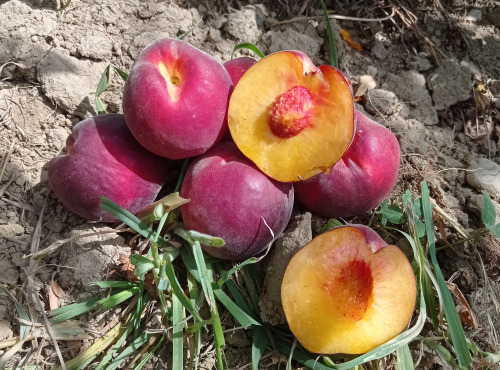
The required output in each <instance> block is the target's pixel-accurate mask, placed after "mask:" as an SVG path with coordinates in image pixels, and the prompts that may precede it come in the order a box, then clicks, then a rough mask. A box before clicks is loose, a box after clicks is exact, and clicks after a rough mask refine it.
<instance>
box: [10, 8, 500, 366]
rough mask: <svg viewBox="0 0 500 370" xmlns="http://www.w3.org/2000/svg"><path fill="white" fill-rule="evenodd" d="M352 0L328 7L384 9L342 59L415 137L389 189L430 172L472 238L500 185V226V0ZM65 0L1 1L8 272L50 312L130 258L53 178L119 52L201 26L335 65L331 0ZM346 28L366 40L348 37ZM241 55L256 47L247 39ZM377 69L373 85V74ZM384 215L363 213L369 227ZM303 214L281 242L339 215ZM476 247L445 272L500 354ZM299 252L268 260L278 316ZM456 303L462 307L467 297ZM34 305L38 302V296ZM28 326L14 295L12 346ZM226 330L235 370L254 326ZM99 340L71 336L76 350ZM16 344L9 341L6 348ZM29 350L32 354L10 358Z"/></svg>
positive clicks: (453, 220) (489, 253)
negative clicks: (280, 294)
mask: <svg viewBox="0 0 500 370" xmlns="http://www.w3.org/2000/svg"><path fill="white" fill-rule="evenodd" d="M353 3H354V2H348V1H337V2H333V1H331V2H326V5H327V7H328V9H330V10H333V11H334V14H339V15H349V16H350V17H356V18H370V19H372V21H366V19H364V20H362V19H355V20H345V19H337V20H336V21H333V22H334V27H335V30H336V32H335V33H336V35H337V47H338V54H339V67H340V69H341V70H342V71H344V73H345V74H346V75H347V76H349V78H350V79H351V81H352V83H353V86H354V92H355V93H356V92H357V91H358V89H360V90H359V93H358V95H360V96H359V98H358V109H360V110H363V111H366V112H367V113H368V114H370V115H371V116H372V117H373V118H374V119H375V120H376V121H378V122H379V123H381V124H383V125H385V126H386V127H388V128H390V129H391V130H392V131H393V132H394V134H395V135H396V136H397V137H398V140H399V142H400V145H401V154H402V159H401V169H400V174H399V180H398V184H397V185H396V188H395V189H394V191H393V192H392V194H391V196H390V200H391V201H400V200H401V196H402V194H403V193H404V192H405V191H406V190H410V191H411V192H412V194H413V195H414V197H416V196H418V194H419V184H420V182H421V181H422V180H424V179H425V180H427V181H428V183H429V187H430V190H431V197H432V198H433V199H434V200H435V202H436V204H437V205H438V206H439V207H440V208H441V210H442V216H441V217H439V216H436V224H437V225H438V226H439V227H438V231H439V233H438V236H439V238H440V240H439V242H440V245H447V243H449V242H453V241H456V240H459V239H460V238H463V236H461V235H460V234H459V231H460V230H463V231H465V232H471V231H472V230H475V229H478V228H480V227H482V225H481V209H482V202H483V196H482V191H483V190H487V191H488V192H489V194H490V195H491V197H492V199H493V203H494V205H495V207H496V209H497V222H500V137H499V136H500V121H499V107H500V8H499V5H500V4H499V3H498V2H496V1H490V0H480V1H476V2H475V3H474V6H471V5H470V4H469V3H468V2H465V1H461V0H450V1H446V2H440V1H430V0H429V1H427V0H419V1H416V0H408V1H400V2H399V1H373V2H363V3H361V2H357V3H354V4H353ZM64 6H65V4H64V3H61V2H60V0H23V1H21V0H8V1H5V0H0V14H1V15H2V16H1V17H0V18H1V20H0V138H1V139H0V161H1V162H0V163H1V166H2V167H0V283H1V284H3V285H4V286H6V287H7V288H8V289H9V290H10V291H11V292H12V293H13V294H14V295H15V296H16V297H17V298H18V300H19V301H21V302H22V303H25V304H26V305H28V304H31V302H33V299H32V298H33V297H32V296H31V297H30V295H28V294H27V293H26V292H27V285H29V284H28V283H27V282H28V281H32V282H33V285H34V287H35V288H36V290H37V291H38V293H39V297H40V299H41V301H42V303H43V304H44V305H45V307H44V308H45V309H46V310H49V309H50V307H49V296H51V294H50V292H51V291H52V292H54V289H55V288H54V287H55V286H57V287H58V289H56V290H57V291H58V292H59V294H58V299H56V300H55V303H54V304H55V305H63V304H66V303H68V302H74V301H77V300H79V299H82V298H85V297H88V296H90V295H91V294H93V293H95V291H96V290H97V288H96V287H95V286H92V285H90V283H91V282H93V281H96V280H105V279H106V278H107V276H108V273H109V271H111V270H112V269H113V268H114V267H115V266H116V265H117V263H118V260H117V258H118V255H119V253H125V254H130V246H129V245H128V244H127V240H126V239H125V238H124V237H122V236H120V235H117V234H115V233H113V232H112V230H111V229H109V227H108V226H105V225H102V224H98V223H89V222H86V221H85V220H83V219H81V218H80V217H78V216H76V215H74V214H72V213H70V212H69V211H67V210H66V209H65V208H64V206H63V205H62V204H61V203H59V201H58V200H57V198H56V197H55V196H54V194H53V193H51V190H50V187H49V185H48V182H47V171H46V168H47V163H48V161H49V160H50V159H51V158H52V157H54V156H57V155H59V154H61V153H63V152H64V149H65V141H66V137H67V136H68V134H69V133H70V132H71V129H72V127H73V126H74V125H75V124H76V123H77V122H79V121H80V120H82V119H83V118H85V117H89V116H92V115H95V114H96V110H95V106H94V96H95V91H96V87H97V84H98V82H99V79H100V77H101V74H102V73H103V71H104V69H105V68H106V66H107V65H109V63H113V64H114V65H116V66H118V67H119V68H120V69H122V70H123V71H126V72H127V71H129V70H130V69H131V67H132V65H133V62H134V59H135V58H136V57H137V55H138V53H139V52H140V51H141V50H142V48H144V47H145V46H146V45H148V44H149V43H150V42H151V41H153V40H155V39H157V38H160V37H178V36H180V35H183V34H186V35H185V37H184V40H185V41H188V42H189V43H191V44H193V45H194V46H196V47H198V48H200V49H202V50H204V51H205V52H207V53H209V54H210V55H212V56H213V57H215V58H216V59H217V60H218V61H220V62H225V61H227V60H229V59H230V58H231V53H232V50H233V47H234V46H235V45H236V44H238V43H242V42H252V43H254V44H256V45H257V46H258V47H259V48H260V50H262V51H263V52H264V54H268V53H272V52H275V51H279V50H286V49H296V50H301V51H303V52H305V53H306V54H308V55H309V56H310V57H311V59H312V60H313V62H315V63H316V64H317V65H319V64H328V41H327V35H326V23H325V21H324V20H323V18H322V12H321V10H320V9H321V7H320V4H319V3H318V2H316V1H303V2H299V1H297V2H289V1H263V2H256V1H247V2H245V1H241V2H240V1H238V2H233V1H229V2H224V1H220V0H213V1H201V0H192V1H187V0H178V1H139V0H115V1H113V2H109V1H106V0H97V1H96V0H73V1H72V2H71V3H70V4H69V5H68V6H67V7H66V8H64ZM63 8H64V9H63ZM391 14H392V16H391ZM304 18H306V19H305V20H304ZM373 18H379V19H381V18H384V19H383V20H375V21H374V20H373ZM340 28H342V29H344V30H347V31H348V32H349V33H350V36H351V38H352V40H354V41H355V42H357V43H359V45H360V47H361V48H360V49H361V50H356V49H354V48H352V47H350V46H349V45H348V44H347V43H346V42H345V41H344V40H342V39H341V38H340V36H339V30H340ZM236 54H237V55H252V54H251V53H250V52H247V51H241V50H240V51H238V52H237V53H236ZM111 75H112V78H111V83H110V86H109V88H108V90H107V91H106V92H105V93H104V94H103V95H102V100H103V102H104V104H105V105H106V107H107V110H108V112H117V113H120V112H121V111H122V107H121V94H122V88H123V81H122V80H121V79H120V78H119V77H118V75H116V74H113V73H112V74H111ZM363 76H365V77H363ZM366 76H368V77H371V79H370V78H367V77H366ZM367 79H368V80H371V81H372V83H371V84H368V85H365V84H366V82H363V81H367ZM373 82H374V83H373ZM363 90H364V91H363ZM371 216H372V215H371V214H368V215H365V216H363V217H359V218H356V219H354V220H349V221H351V222H358V221H359V222H363V223H367V222H369V221H370V219H371ZM294 217H295V219H294V221H293V222H292V223H291V225H290V228H289V229H288V230H287V231H286V232H285V234H284V235H282V236H281V237H280V239H279V240H278V242H277V244H278V245H280V246H282V247H283V248H285V249H287V250H293V249H294V248H296V245H298V246H301V245H303V244H304V243H306V242H307V241H308V239H310V238H311V237H312V236H313V235H315V234H317V233H318V231H319V227H320V226H321V225H322V224H323V223H324V222H325V220H323V219H321V218H319V217H318V216H315V215H312V216H311V215H310V214H308V213H306V212H305V210H303V209H301V208H300V207H297V209H296V210H295V216H294ZM96 231H110V232H109V233H103V234H101V235H98V236H93V237H87V238H79V239H73V240H72V241H71V242H68V243H59V244H58V247H57V248H54V251H53V252H52V253H48V254H47V255H45V256H44V257H43V258H41V259H40V260H38V261H37V262H36V263H35V262H34V261H32V260H30V258H26V255H28V254H30V253H32V252H36V251H37V250H42V249H45V248H47V247H48V246H53V245H54V243H56V242H59V241H61V240H65V239H67V238H72V237H75V236H77V235H82V234H87V233H93V232H96ZM393 242H396V240H394V241H393ZM398 243H399V244H400V245H401V247H404V245H403V244H404V243H402V242H398ZM476 247H477V250H478V251H479V255H480V256H481V258H482V261H483V262H484V268H485V271H486V273H487V274H488V276H489V278H490V282H491V284H492V285H491V287H492V289H493V290H494V291H495V292H496V294H497V295H500V274H499V269H498V266H499V262H500V240H499V239H498V238H495V237H492V236H487V237H485V238H482V239H481V240H480V241H479V243H477V245H476ZM473 250H474V248H473V245H472V244H471V243H469V244H467V243H465V244H462V245H461V246H460V247H459V248H444V251H443V252H441V253H440V254H439V260H440V263H441V265H442V268H443V270H444V274H445V278H446V279H452V280H453V283H455V284H456V287H457V288H458V289H459V291H460V292H461V293H462V294H463V296H464V298H465V301H466V302H467V303H468V304H469V305H470V307H471V309H472V312H473V313H474V314H475V316H476V318H477V321H476V322H475V323H474V324H470V323H469V324H470V325H466V326H465V327H466V333H467V336H468V338H469V339H470V340H472V341H473V342H474V343H476V344H478V345H479V347H480V348H481V349H483V350H485V351H489V352H498V351H499V350H500V342H499V341H498V337H497V336H496V333H494V331H493V330H492V327H491V325H493V326H496V330H497V331H498V329H499V328H500V321H499V312H498V311H495V307H494V306H493V304H492V303H491V302H490V301H488V300H485V299H484V297H485V296H484V294H483V293H484V289H485V284H484V276H483V274H482V267H481V264H480V262H479V258H478V257H477V255H475V254H474V253H473ZM286 258H287V257H286V256H285V257H281V256H278V257H276V256H273V255H271V256H269V261H270V262H268V263H267V264H266V267H265V268H262V271H264V272H265V271H268V272H269V277H267V278H266V281H268V282H269V283H266V284H267V285H266V287H267V288H268V289H269V290H270V291H269V292H264V296H266V295H267V296H268V297H271V300H268V301H266V298H264V301H262V302H261V303H262V304H261V309H262V310H263V316H267V317H268V318H269V322H271V323H280V322H282V319H283V318H282V317H281V316H280V315H281V313H280V307H279V302H276V301H272V298H273V297H274V298H275V297H276V289H277V288H276V287H278V289H279V284H278V285H277V283H276V279H278V281H279V276H276V274H278V275H279V273H280V271H283V269H284V264H285V263H286V260H287V259H286ZM28 278H29V279H28ZM54 282H55V283H57V285H55V283H54ZM267 288H266V289H267ZM456 303H457V308H459V309H463V302H460V300H458V299H457V301H456ZM460 307H461V308H460ZM31 309H32V312H33V314H36V309H35V307H31ZM487 312H488V313H489V315H490V317H491V318H492V324H490V323H489V322H488V319H487V315H486V313H487ZM115 314H116V312H115ZM94 319H95V320H93V321H92V322H90V318H89V320H88V321H89V322H88V324H89V325H90V324H91V323H93V325H96V326H97V327H102V326H103V325H105V324H106V323H105V322H106V317H100V318H99V317H94ZM103 322H104V324H103ZM99 325H101V326H99ZM227 328H229V329H230V328H231V327H230V325H229V326H228V327H227ZM18 334H19V324H18V321H17V316H16V313H15V309H14V306H13V303H12V302H11V301H10V300H9V299H2V300H0V342H1V341H3V340H6V339H9V338H12V337H14V336H16V335H18ZM227 342H228V346H227V350H226V355H227V360H228V366H229V367H230V368H240V367H242V366H245V365H248V364H249V363H250V361H251V356H250V353H251V334H249V333H246V332H244V331H241V330H240V331H235V332H234V333H233V334H231V335H230V336H229V338H228V340H227ZM89 343H90V342H89ZM89 343H87V342H85V341H84V342H76V343H75V342H71V343H70V344H68V343H62V344H61V346H63V347H64V349H65V352H64V355H65V358H67V359H70V358H72V357H73V356H74V355H75V354H76V353H78V351H79V350H81V349H82V348H85V347H86V346H88V345H89ZM42 347H43V350H41V348H40V352H39V353H38V359H36V358H34V357H32V361H33V362H34V361H38V364H39V366H40V368H52V367H54V366H56V365H57V364H58V360H57V357H56V356H55V355H54V350H53V346H52V345H51V344H50V343H47V344H45V345H44V346H42ZM26 348H28V347H26ZM6 350H7V349H3V350H0V356H1V355H2V353H4V352H5V351H6ZM25 351H28V349H26V350H25ZM206 353H208V354H209V355H207V356H205V357H204V358H202V359H201V361H202V364H203V366H204V368H212V366H213V363H214V362H213V361H214V358H213V356H212V355H210V353H211V352H210V351H206ZM162 354H163V355H165V352H163V351H160V352H159V354H158V356H157V357H155V358H153V360H152V362H151V365H150V366H152V368H160V367H161V366H162V363H163V362H162V361H163V360H162ZM22 356H24V353H23V352H19V353H18V354H17V355H16V356H14V357H13V359H12V360H11V362H10V363H11V364H16V363H18V361H19V360H20V358H21V357H22ZM417 359H419V362H418V365H417V367H419V368H431V367H432V368H440V367H446V365H445V364H443V363H442V362H441V360H440V359H439V357H437V356H436V355H435V354H433V353H432V352H431V351H430V350H428V349H427V348H426V347H424V349H423V352H422V353H420V355H419V354H418V353H417V352H415V356H414V360H415V361H416V362H417ZM282 361H283V357H282V356H280V355H279V354H277V353H276V354H272V355H269V356H268V357H266V359H265V360H263V361H262V368H278V367H279V365H280V364H281V366H282V367H283V366H284V364H283V363H282ZM285 361H286V360H285Z"/></svg>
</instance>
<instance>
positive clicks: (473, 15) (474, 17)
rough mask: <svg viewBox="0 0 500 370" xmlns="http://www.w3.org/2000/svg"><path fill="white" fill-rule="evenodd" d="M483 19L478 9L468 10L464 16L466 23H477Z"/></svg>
mask: <svg viewBox="0 0 500 370" xmlns="http://www.w3.org/2000/svg"><path fill="white" fill-rule="evenodd" d="M481 18H483V13H482V12H481V10H479V9H470V10H469V11H468V12H467V15H466V16H465V20H466V21H470V22H477V21H480V20H481Z"/></svg>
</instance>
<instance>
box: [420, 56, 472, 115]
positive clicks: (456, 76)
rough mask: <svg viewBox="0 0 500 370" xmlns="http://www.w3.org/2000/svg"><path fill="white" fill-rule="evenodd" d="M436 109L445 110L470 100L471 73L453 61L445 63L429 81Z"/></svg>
mask: <svg viewBox="0 0 500 370" xmlns="http://www.w3.org/2000/svg"><path fill="white" fill-rule="evenodd" d="M428 85H429V88H430V89H431V90H432V99H433V101H434V108H436V109H437V110H444V109H447V108H449V107H451V106H452V105H454V104H457V103H459V102H462V101H465V100H467V99H469V97H470V92H471V72H470V70H469V69H468V68H467V67H464V66H461V65H460V64H458V63H455V62H453V61H446V62H444V63H443V64H442V65H441V66H440V67H439V68H438V69H436V71H435V72H434V73H433V74H432V76H431V77H430V78H429V80H428Z"/></svg>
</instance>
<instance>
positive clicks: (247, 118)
mask: <svg viewBox="0 0 500 370" xmlns="http://www.w3.org/2000/svg"><path fill="white" fill-rule="evenodd" d="M349 86H350V85H349V82H348V81H347V79H346V78H345V76H344V75H343V74H342V73H341V72H340V71H338V70H337V69H335V68H333V67H330V66H320V67H315V66H314V65H313V63H312V62H311V60H310V59H309V58H308V57H307V56H306V55H305V54H304V53H301V52H298V51H282V52H278V53H275V54H271V55H269V56H267V57H265V58H263V59H261V60H260V61H258V62H257V63H256V64H254V65H253V66H252V67H250V68H249V69H248V71H247V72H246V73H245V74H244V75H243V77H242V78H241V79H240V81H239V82H238V84H237V85H236V87H235V89H234V91H233V94H232V96H231V99H230V102H229V110H228V123H229V129H230V131H231V135H232V137H233V139H234V142H235V143H236V145H237V146H238V148H239V149H240V150H241V151H242V152H243V154H245V155H246V156H247V157H248V158H250V159H251V160H252V161H253V162H254V163H255V164H256V165H257V166H258V167H259V168H260V169H261V170H262V171H263V172H264V173H266V174H267V175H268V176H270V177H272V178H274V179H276V180H278V181H282V182H291V181H299V180H301V179H304V180H305V179H307V178H309V177H312V176H314V175H316V174H318V173H321V172H324V173H329V172H330V170H331V168H332V167H333V166H334V165H335V163H336V162H337V161H338V160H339V159H340V158H341V157H342V155H343V154H344V152H345V151H346V149H347V148H348V146H349V144H350V143H351V141H352V138H353V135H354V129H355V127H354V105H353V104H354V103H353V98H352V93H351V90H350V87H349Z"/></svg>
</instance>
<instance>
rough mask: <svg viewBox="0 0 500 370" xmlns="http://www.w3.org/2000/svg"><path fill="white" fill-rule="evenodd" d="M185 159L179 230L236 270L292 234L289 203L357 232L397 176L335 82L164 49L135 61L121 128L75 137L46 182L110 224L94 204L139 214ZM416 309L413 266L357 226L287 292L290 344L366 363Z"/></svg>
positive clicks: (287, 60) (375, 128)
mask: <svg viewBox="0 0 500 370" xmlns="http://www.w3.org/2000/svg"><path fill="white" fill-rule="evenodd" d="M189 157H193V160H192V162H191V163H190V165H189V168H188V170H187V173H186V176H185V178H184V181H183V183H182V188H181V190H180V195H181V196H182V197H183V198H186V199H190V202H189V203H187V204H185V205H183V206H182V208H181V213H182V220H183V222H184V225H185V227H186V228H187V229H192V230H196V231H199V232H202V233H206V234H210V235H214V236H218V237H222V238H223V239H224V241H225V245H224V246H223V247H208V246H205V247H204V249H205V250H206V252H208V253H210V254H211V255H213V256H216V257H219V258H223V259H229V260H242V259H246V258H248V257H251V256H255V255H257V254H259V253H261V252H262V251H263V250H265V249H266V248H267V246H268V245H269V244H270V243H272V242H273V240H274V239H275V238H276V237H277V236H278V235H279V234H280V233H281V232H282V231H283V230H284V229H285V227H286V226H287V224H288V222H289V219H290V216H291V213H292V208H293V205H294V196H296V197H297V200H298V202H299V203H301V204H302V206H303V207H304V208H305V209H307V210H310V211H311V212H314V213H316V214H319V215H321V216H324V217H336V218H339V217H341V218H349V217H352V216H355V215H360V214H363V213H366V212H368V211H370V210H372V209H374V208H375V207H377V206H378V205H379V204H380V203H381V201H382V200H384V199H385V198H386V197H387V195H388V194H389V193H390V192H391V191H392V189H393V187H394V185H395V183H396V179H397V175H398V169H399V145H398V142H397V140H396V138H395V136H394V135H393V134H392V133H391V132H390V131H389V130H387V129H386V128H385V127H383V126H381V125H379V124H378V123H376V122H374V121H373V120H371V119H370V118H368V117H367V116H365V115H363V114H362V113H361V112H359V111H357V110H355V107H354V102H353V94H352V87H351V84H350V82H349V80H348V79H347V77H346V76H345V75H344V74H343V73H342V72H340V71H339V70H338V69H336V68H334V67H331V66H327V65H322V66H319V67H316V66H314V65H313V63H312V62H311V60H310V59H309V57H308V56H307V55H305V54H304V53H302V52H299V51H282V52H277V53H275V54H271V55H268V56H266V57H264V58H262V59H261V60H260V61H258V62H257V61H256V60H254V59H252V58H248V57H242V58H236V59H232V60H230V61H228V62H226V63H225V64H224V65H222V64H220V63H219V62H217V61H216V60H215V59H213V58H212V57H211V56H209V55H208V54H206V53H204V52H203V51H201V50H199V49H197V48H195V47H193V46H191V45H190V44H188V43H186V42H184V41H180V40H177V39H161V40H158V41H156V42H154V43H152V44H150V45H149V46H147V47H146V48H145V49H144V50H143V51H142V52H141V53H140V55H139V56H138V58H137V60H136V61H135V64H134V66H133V68H132V70H131V72H130V74H129V76H128V79H127V81H126V83H125V88H124V92H123V115H121V114H107V115H100V116H96V117H92V118H88V119H85V120H83V121H82V122H80V123H78V124H77V125H76V126H75V127H74V129H73V132H72V133H71V135H70V136H69V137H68V139H67V149H66V155H62V156H58V157H56V158H53V159H52V160H51V161H50V162H49V165H48V177H49V182H50V185H51V187H52V189H53V191H54V193H55V194H56V196H57V197H58V198H59V200H60V201H61V202H62V203H63V204H64V205H65V206H66V207H67V208H68V209H69V210H71V211H72V212H74V213H76V214H78V215H80V216H82V217H84V218H87V219H89V220H100V221H103V222H114V221H116V219H115V218H114V216H112V215H111V214H109V213H107V212H105V211H104V210H102V209H101V208H100V207H99V205H100V202H101V201H100V198H99V196H105V197H107V198H109V199H111V200H113V201H114V202H115V203H118V204H119V205H120V206H122V207H123V208H125V209H127V210H129V211H130V212H132V213H137V212H138V211H140V210H141V209H143V208H144V207H145V206H147V205H149V204H150V203H152V202H153V201H154V200H155V198H156V197H157V195H158V193H159V191H160V189H161V187H162V185H163V184H164V182H165V180H166V178H167V176H168V173H167V172H168V169H169V167H170V166H169V162H170V161H172V160H179V159H184V158H189ZM402 287H403V288H402ZM415 296H416V287H415V277H414V274H413V271H412V269H411V266H410V264H409V262H408V260H407V259H406V257H405V255H404V254H403V253H402V252H401V251H400V250H399V249H398V248H397V247H396V246H393V245H390V246H389V245H387V243H385V242H384V241H383V240H382V239H381V238H380V237H379V236H378V235H377V234H376V233H375V232H374V231H373V230H371V229H369V228H368V227H366V226H361V225H355V226H343V227H339V228H336V229H333V230H331V231H329V232H327V233H324V234H321V235H320V236H318V237H316V238H315V239H313V241H311V242H310V243H309V244H308V245H306V246H305V247H304V248H303V249H302V250H301V251H300V252H298V253H297V254H296V255H295V256H294V258H293V259H292V261H291V262H290V264H289V266H288V268H287V271H286V273H285V276H284V280H283V285H282V302H283V307H284V310H285V314H286V317H287V320H288V323H289V325H290V328H291V330H292V331H293V333H294V334H295V335H296V336H297V338H298V339H299V341H300V342H301V343H302V344H303V345H304V347H305V348H307V349H309V350H310V351H312V352H318V353H338V352H343V353H363V352H366V351H369V350H371V349H373V348H375V347H376V346H378V345H380V344H382V343H384V342H386V341H388V340H389V339H391V338H393V337H394V336H396V335H397V334H398V333H399V332H401V331H402V330H403V329H404V327H405V326H406V325H407V324H408V321H409V320H410V318H411V315H412V312H413V308H414V304H415Z"/></svg>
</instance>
